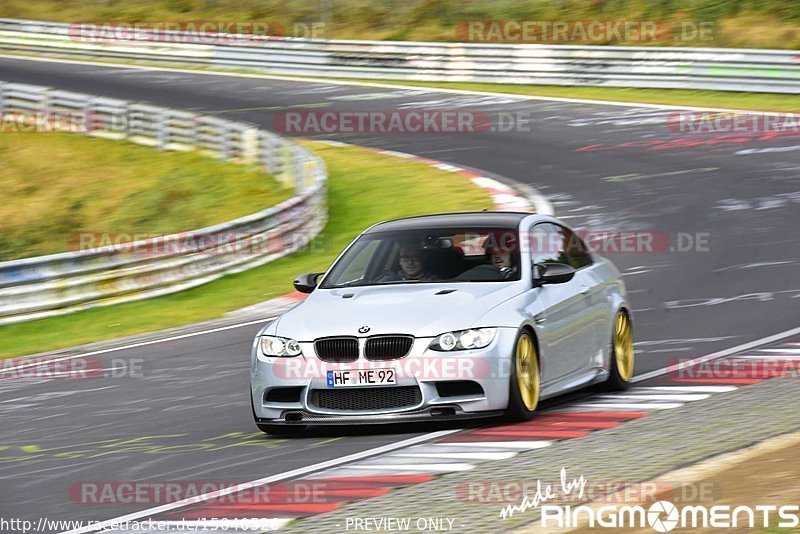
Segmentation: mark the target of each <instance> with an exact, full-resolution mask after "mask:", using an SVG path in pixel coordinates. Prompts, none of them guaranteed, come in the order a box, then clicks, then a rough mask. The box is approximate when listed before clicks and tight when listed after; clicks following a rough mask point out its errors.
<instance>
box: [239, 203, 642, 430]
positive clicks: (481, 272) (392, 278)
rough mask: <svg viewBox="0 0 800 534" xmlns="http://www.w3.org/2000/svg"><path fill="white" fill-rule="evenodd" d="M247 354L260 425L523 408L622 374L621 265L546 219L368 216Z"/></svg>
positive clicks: (622, 381) (514, 412)
mask: <svg viewBox="0 0 800 534" xmlns="http://www.w3.org/2000/svg"><path fill="white" fill-rule="evenodd" d="M294 285H295V288H296V289H297V290H298V291H300V292H302V293H307V294H308V296H307V297H306V298H305V299H304V300H303V301H302V302H300V303H299V304H298V305H297V306H295V307H294V308H292V309H291V310H289V311H288V312H286V313H284V314H283V315H281V316H280V317H279V318H277V319H276V320H274V321H272V322H271V323H269V324H267V325H266V326H265V327H264V328H262V329H261V331H260V332H259V333H258V335H257V336H256V338H255V340H254V343H253V347H252V355H251V391H250V394H251V401H252V407H253V416H254V418H255V422H256V424H257V425H258V427H259V428H260V429H261V430H263V431H265V432H282V431H284V430H286V429H287V427H288V426H304V425H310V424H322V425H330V424H353V423H393V422H405V421H411V420H414V421H418V420H428V421H436V420H444V419H453V418H471V417H489V416H498V415H506V416H507V417H509V418H513V419H517V420H520V419H521V420H525V419H530V418H532V417H533V415H534V413H535V411H536V407H537V405H538V403H539V401H540V400H542V399H546V398H548V397H552V396H555V395H559V394H562V393H565V392H568V391H572V390H575V389H577V388H582V387H585V386H588V385H590V384H598V383H601V384H603V387H608V388H609V389H621V388H625V387H626V386H627V384H628V383H629V381H630V379H631V377H632V376H633V369H634V351H633V334H632V322H631V316H630V310H629V307H628V303H627V300H626V296H625V287H624V284H623V283H622V280H621V279H620V277H619V272H618V271H617V269H616V268H615V267H614V265H613V264H612V263H611V262H610V261H609V260H607V259H605V258H603V257H600V256H598V255H596V254H593V253H592V252H591V251H590V250H588V248H587V246H586V244H585V243H584V241H583V240H582V239H581V238H580V237H579V236H578V235H577V234H576V233H575V232H573V231H572V230H570V229H569V228H568V227H567V226H565V225H564V224H563V223H562V222H560V221H559V220H558V219H556V218H553V217H550V216H545V215H531V214H529V213H509V212H479V213H455V214H444V215H428V216H420V217H411V218H407V219H399V220H394V221H388V222H382V223H379V224H376V225H374V226H372V227H370V228H368V229H367V230H366V231H364V232H363V233H362V234H361V235H360V236H358V237H357V238H356V239H355V240H354V241H353V242H352V243H350V245H349V246H348V247H347V248H346V249H345V250H344V252H342V253H341V254H340V255H339V257H338V258H337V259H336V261H335V262H334V263H333V265H332V266H331V267H330V269H329V270H328V271H327V272H325V273H310V274H305V275H302V276H300V277H298V278H297V279H296V280H295V282H294Z"/></svg>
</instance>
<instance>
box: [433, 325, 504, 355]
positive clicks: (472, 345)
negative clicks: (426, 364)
mask: <svg viewBox="0 0 800 534" xmlns="http://www.w3.org/2000/svg"><path fill="white" fill-rule="evenodd" d="M496 335H497V328H470V329H469V330H458V331H455V332H446V333H444V334H442V335H439V336H436V338H434V340H433V341H432V342H431V344H430V347H428V348H430V349H431V350H438V351H442V352H449V351H453V350H469V349H482V348H484V347H488V346H489V344H490V343H491V342H492V341H493V340H494V338H495V336H496Z"/></svg>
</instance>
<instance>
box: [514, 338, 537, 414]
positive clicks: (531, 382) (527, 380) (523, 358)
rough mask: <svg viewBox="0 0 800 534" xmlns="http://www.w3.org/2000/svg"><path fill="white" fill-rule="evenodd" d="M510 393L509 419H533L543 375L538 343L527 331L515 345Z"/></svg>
mask: <svg viewBox="0 0 800 534" xmlns="http://www.w3.org/2000/svg"><path fill="white" fill-rule="evenodd" d="M508 393H509V395H508V410H507V411H506V414H507V416H508V418H509V419H512V420H515V421H529V420H531V419H533V417H534V416H535V412H536V407H537V406H538V405H539V396H540V395H541V373H540V372H539V355H538V352H537V350H536V343H535V342H534V340H533V336H532V335H531V333H530V332H528V331H527V330H523V331H522V332H520V333H519V335H518V336H517V341H516V343H515V344H514V359H513V362H512V366H511V377H510V383H509V392H508Z"/></svg>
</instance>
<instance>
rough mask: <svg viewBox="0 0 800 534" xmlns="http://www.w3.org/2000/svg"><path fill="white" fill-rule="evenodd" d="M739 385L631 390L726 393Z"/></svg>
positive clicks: (638, 389) (639, 389) (630, 390)
mask: <svg viewBox="0 0 800 534" xmlns="http://www.w3.org/2000/svg"><path fill="white" fill-rule="evenodd" d="M737 389H739V387H738V386H650V387H648V386H642V387H637V388H631V389H629V390H628V391H629V392H632V393H633V392H636V393H638V392H640V391H645V390H646V391H676V392H685V393H726V392H728V391H736V390H737Z"/></svg>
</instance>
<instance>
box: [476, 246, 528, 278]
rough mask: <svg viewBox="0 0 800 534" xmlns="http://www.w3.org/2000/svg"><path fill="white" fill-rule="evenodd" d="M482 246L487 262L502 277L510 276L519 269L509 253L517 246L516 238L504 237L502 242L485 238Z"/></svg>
mask: <svg viewBox="0 0 800 534" xmlns="http://www.w3.org/2000/svg"><path fill="white" fill-rule="evenodd" d="M483 246H484V250H485V252H486V258H487V259H488V260H489V263H490V264H491V265H494V266H495V267H496V268H497V270H498V271H499V273H500V275H501V276H502V277H503V278H510V277H511V276H513V275H514V273H516V272H518V271H519V266H517V265H515V263H516V262H515V261H514V259H515V258H514V256H513V255H512V253H511V251H512V250H514V249H515V248H516V246H517V241H516V238H514V239H506V240H505V241H504V242H503V243H499V242H497V241H495V240H493V239H487V240H486V242H484V245H483Z"/></svg>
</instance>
